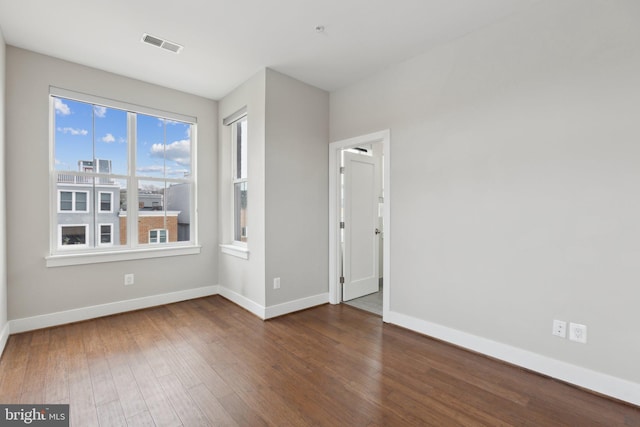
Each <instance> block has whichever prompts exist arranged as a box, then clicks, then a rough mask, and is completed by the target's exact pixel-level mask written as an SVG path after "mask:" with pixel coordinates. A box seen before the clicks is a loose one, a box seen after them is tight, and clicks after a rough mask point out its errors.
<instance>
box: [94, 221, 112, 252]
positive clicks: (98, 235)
mask: <svg viewBox="0 0 640 427" xmlns="http://www.w3.org/2000/svg"><path fill="white" fill-rule="evenodd" d="M102 227H109V242H107V243H103V242H102ZM96 244H97V246H113V224H111V223H109V222H105V223H98V229H97V231H96Z"/></svg>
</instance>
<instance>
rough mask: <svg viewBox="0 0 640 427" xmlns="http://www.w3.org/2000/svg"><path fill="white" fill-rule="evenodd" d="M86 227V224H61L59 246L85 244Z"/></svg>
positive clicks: (79, 245)
mask: <svg viewBox="0 0 640 427" xmlns="http://www.w3.org/2000/svg"><path fill="white" fill-rule="evenodd" d="M88 227H89V226H88V225H87V224H80V225H61V226H60V232H59V236H60V246H74V247H81V246H86V245H87V229H88Z"/></svg>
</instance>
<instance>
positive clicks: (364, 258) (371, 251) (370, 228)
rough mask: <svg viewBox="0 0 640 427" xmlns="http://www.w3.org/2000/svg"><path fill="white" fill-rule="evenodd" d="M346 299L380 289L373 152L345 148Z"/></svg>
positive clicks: (343, 293)
mask: <svg viewBox="0 0 640 427" xmlns="http://www.w3.org/2000/svg"><path fill="white" fill-rule="evenodd" d="M343 197H344V198H343V200H344V258H343V261H344V263H343V268H344V270H343V275H344V285H343V287H342V300H343V301H349V300H352V299H354V298H359V297H361V296H364V295H368V294H371V293H374V292H378V290H379V289H378V273H379V271H378V261H379V252H378V242H379V238H378V233H379V231H378V229H377V228H376V227H378V194H377V185H376V165H375V161H374V159H373V158H372V157H370V156H364V155H361V154H356V153H351V152H349V151H345V152H344V187H343Z"/></svg>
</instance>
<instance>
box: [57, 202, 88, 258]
mask: <svg viewBox="0 0 640 427" xmlns="http://www.w3.org/2000/svg"><path fill="white" fill-rule="evenodd" d="M65 212H67V211H65ZM63 227H84V244H83V245H63V244H62V228H63ZM88 246H89V224H58V249H60V250H63V251H68V250H74V249H81V248H86V247H88Z"/></svg>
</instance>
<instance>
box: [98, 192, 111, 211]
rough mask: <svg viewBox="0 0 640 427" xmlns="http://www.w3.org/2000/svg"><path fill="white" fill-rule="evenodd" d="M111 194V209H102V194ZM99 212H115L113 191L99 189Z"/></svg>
mask: <svg viewBox="0 0 640 427" xmlns="http://www.w3.org/2000/svg"><path fill="white" fill-rule="evenodd" d="M103 194H108V195H109V210H108V211H107V210H103V209H102V195H103ZM98 213H113V193H112V192H111V191H98Z"/></svg>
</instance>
